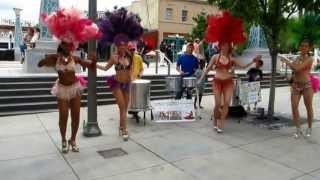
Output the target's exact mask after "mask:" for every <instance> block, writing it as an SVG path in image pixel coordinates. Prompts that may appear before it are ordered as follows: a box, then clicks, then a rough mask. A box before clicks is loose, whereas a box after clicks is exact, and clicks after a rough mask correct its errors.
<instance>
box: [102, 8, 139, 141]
mask: <svg viewBox="0 0 320 180" xmlns="http://www.w3.org/2000/svg"><path fill="white" fill-rule="evenodd" d="M98 26H99V29H100V31H101V32H102V34H103V35H102V37H101V39H100V41H99V43H100V45H101V46H102V47H103V46H107V45H111V44H114V45H115V46H116V48H117V51H116V52H115V53H114V54H112V55H111V57H110V59H109V60H107V61H108V63H107V64H106V65H105V66H101V65H97V68H98V69H101V70H105V71H107V70H109V69H110V68H111V67H112V66H114V67H115V70H116V74H115V75H113V76H110V77H107V84H108V86H109V87H110V88H111V90H112V94H113V96H114V97H115V99H116V102H117V104H118V107H119V111H120V126H119V135H120V136H122V137H123V139H124V140H125V141H127V140H128V138H129V135H128V127H127V111H128V103H129V83H130V81H131V77H132V76H131V74H132V73H131V70H132V55H131V53H130V52H129V51H128V47H127V46H128V42H129V41H135V40H138V39H139V38H140V37H141V36H142V34H143V28H142V27H141V25H140V20H139V18H138V17H137V16H136V15H134V14H132V13H129V12H128V11H127V10H126V9H124V8H121V9H115V10H114V11H113V12H107V13H106V14H105V17H104V18H102V19H101V20H100V21H99V23H98Z"/></svg>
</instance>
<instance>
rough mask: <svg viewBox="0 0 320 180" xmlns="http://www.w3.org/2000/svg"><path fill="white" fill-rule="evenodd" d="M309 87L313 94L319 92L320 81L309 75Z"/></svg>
mask: <svg viewBox="0 0 320 180" xmlns="http://www.w3.org/2000/svg"><path fill="white" fill-rule="evenodd" d="M310 82H311V87H312V89H313V91H314V92H318V91H320V79H319V78H318V77H317V76H315V75H310Z"/></svg>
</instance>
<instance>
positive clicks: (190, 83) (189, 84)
mask: <svg viewBox="0 0 320 180" xmlns="http://www.w3.org/2000/svg"><path fill="white" fill-rule="evenodd" d="M196 85H197V78H195V77H185V78H183V87H186V88H194V87H196Z"/></svg>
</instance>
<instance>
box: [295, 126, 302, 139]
mask: <svg viewBox="0 0 320 180" xmlns="http://www.w3.org/2000/svg"><path fill="white" fill-rule="evenodd" d="M302 135H303V134H302V131H301V129H300V128H297V130H296V132H295V133H294V134H293V137H294V138H295V139H299V138H300V137H301V136H302Z"/></svg>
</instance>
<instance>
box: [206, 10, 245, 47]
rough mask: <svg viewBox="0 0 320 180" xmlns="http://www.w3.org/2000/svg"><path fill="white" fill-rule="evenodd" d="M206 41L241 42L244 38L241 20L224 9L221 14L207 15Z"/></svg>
mask: <svg viewBox="0 0 320 180" xmlns="http://www.w3.org/2000/svg"><path fill="white" fill-rule="evenodd" d="M206 40H207V41H208V42H219V43H232V44H241V43H243V42H244V41H245V40H246V37H245V33H244V30H243V23H242V20H241V19H239V18H236V17H233V16H231V15H230V13H229V12H228V11H224V12H223V14H222V16H221V15H217V16H208V27H207V31H206Z"/></svg>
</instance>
